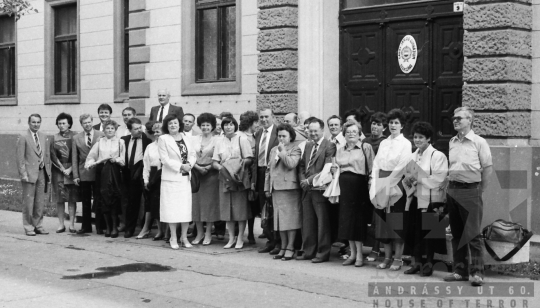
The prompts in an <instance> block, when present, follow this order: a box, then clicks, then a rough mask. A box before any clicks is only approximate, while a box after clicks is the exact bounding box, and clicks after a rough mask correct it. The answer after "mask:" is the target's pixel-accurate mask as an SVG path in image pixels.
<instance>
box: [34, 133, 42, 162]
mask: <svg viewBox="0 0 540 308" xmlns="http://www.w3.org/2000/svg"><path fill="white" fill-rule="evenodd" d="M34 140H35V141H36V148H37V150H38V155H39V169H43V166H44V164H43V152H42V151H41V145H40V144H39V139H38V136H37V134H36V133H34Z"/></svg>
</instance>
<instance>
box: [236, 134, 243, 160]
mask: <svg viewBox="0 0 540 308" xmlns="http://www.w3.org/2000/svg"><path fill="white" fill-rule="evenodd" d="M237 136H238V150H239V151H240V158H242V160H243V159H244V153H242V144H240V138H242V136H240V135H237Z"/></svg>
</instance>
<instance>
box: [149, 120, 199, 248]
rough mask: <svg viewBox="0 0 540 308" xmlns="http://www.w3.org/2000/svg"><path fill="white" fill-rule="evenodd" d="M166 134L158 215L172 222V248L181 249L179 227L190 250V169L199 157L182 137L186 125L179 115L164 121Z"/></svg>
mask: <svg viewBox="0 0 540 308" xmlns="http://www.w3.org/2000/svg"><path fill="white" fill-rule="evenodd" d="M162 130H163V135H161V136H160V137H159V139H158V151H159V158H160V159H161V163H162V164H163V168H162V173H161V196H160V211H159V216H160V219H161V221H162V222H166V223H169V229H170V230H171V239H170V245H171V248H172V249H178V248H180V247H179V246H178V242H177V236H176V228H177V227H178V223H180V225H181V227H182V235H181V236H180V242H181V245H182V246H184V247H186V248H190V247H192V246H191V243H190V242H189V241H188V239H187V231H188V226H189V222H190V221H191V219H192V216H191V184H190V177H191V168H192V166H193V165H195V162H196V160H197V155H196V154H195V149H194V147H193V145H192V143H191V142H190V139H188V138H183V136H182V135H183V134H181V132H182V131H183V130H184V124H183V123H182V121H181V120H180V119H178V117H177V116H176V115H168V116H166V117H165V119H164V120H163V127H162Z"/></svg>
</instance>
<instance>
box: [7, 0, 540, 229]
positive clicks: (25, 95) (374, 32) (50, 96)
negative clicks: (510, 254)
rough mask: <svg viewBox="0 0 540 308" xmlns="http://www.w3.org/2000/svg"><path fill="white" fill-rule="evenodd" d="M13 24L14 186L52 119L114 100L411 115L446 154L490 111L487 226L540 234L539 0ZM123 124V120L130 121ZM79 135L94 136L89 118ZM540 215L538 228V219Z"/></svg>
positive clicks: (158, 10)
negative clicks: (25, 156) (514, 225)
mask: <svg viewBox="0 0 540 308" xmlns="http://www.w3.org/2000/svg"><path fill="white" fill-rule="evenodd" d="M31 3H32V5H33V6H34V7H35V8H36V9H37V10H38V11H39V13H33V14H30V15H26V16H23V17H22V18H21V19H20V20H19V21H17V22H15V21H14V19H13V18H9V17H7V16H6V15H1V17H0V119H1V121H0V177H3V178H17V177H18V176H17V170H16V165H15V161H14V159H13V157H14V153H15V152H14V144H15V140H16V136H17V134H19V133H21V132H24V131H25V130H26V129H27V124H26V123H27V117H28V115H29V114H31V113H34V112H37V113H40V114H41V115H42V117H43V124H42V129H43V130H44V131H46V132H47V133H51V134H52V133H55V132H56V127H55V123H54V120H55V118H56V116H57V115H58V114H59V113H60V112H67V113H70V114H71V115H73V116H74V118H75V119H76V118H77V117H78V115H79V114H82V113H91V114H93V115H96V117H95V119H94V120H95V122H96V123H97V121H98V119H97V107H98V106H99V105H100V104H102V103H108V104H110V105H111V106H112V107H113V114H112V116H113V118H114V119H116V120H120V119H121V110H122V109H123V108H125V107H127V106H131V107H133V108H135V109H136V110H137V113H138V116H139V117H141V118H144V117H147V116H148V115H149V112H150V108H151V107H152V106H155V105H157V104H158V103H157V91H158V89H162V88H166V89H168V90H169V91H170V93H171V102H172V103H173V104H175V105H178V106H181V107H183V108H184V111H185V112H190V113H193V114H195V115H198V114H200V113H202V112H212V113H220V112H222V111H230V112H232V113H233V114H234V115H235V116H238V115H240V114H241V113H242V112H244V111H246V110H255V109H257V106H261V105H262V104H270V105H272V106H273V108H274V110H275V111H276V112H277V113H278V114H279V115H283V114H286V113H289V112H297V111H308V112H309V113H310V114H311V115H313V116H317V117H322V118H327V117H329V116H330V115H333V114H343V113H344V112H345V111H346V110H348V109H352V108H359V109H360V110H361V111H362V113H363V115H364V119H363V123H362V124H363V126H364V127H365V128H367V127H369V126H368V119H369V115H370V114H371V113H373V112H375V111H389V110H390V109H391V108H402V109H403V110H404V111H405V112H406V113H407V114H408V116H409V119H410V120H409V122H408V123H407V124H408V127H410V124H412V123H413V122H414V121H416V120H427V121H429V122H431V123H432V124H433V125H434V127H435V129H436V134H437V137H436V140H434V144H435V146H436V147H437V148H439V149H441V150H443V151H444V150H445V149H446V148H447V145H448V140H449V138H451V137H452V135H454V131H453V129H452V125H451V124H452V123H451V120H450V118H451V116H452V112H453V110H454V109H455V108H456V107H459V106H470V107H472V108H474V109H475V110H476V111H477V117H476V121H475V123H474V130H475V132H476V133H478V134H480V135H482V136H484V137H485V138H486V139H487V140H488V142H489V144H490V145H491V150H492V153H493V157H494V163H495V171H496V172H494V175H493V180H492V184H491V185H490V191H489V192H487V193H486V195H485V199H486V205H485V206H486V209H488V210H486V211H485V216H486V217H485V219H484V220H485V221H486V222H491V221H493V220H494V219H496V218H505V219H511V220H513V221H516V222H520V223H522V224H524V225H527V226H528V227H530V228H532V229H533V230H536V231H540V219H537V218H539V217H540V0H507V1H505V0H502V1H501V0H497V1H494V0H465V1H464V2H456V1H446V0H427V1H414V0H409V1H405V0H129V1H128V0H34V1H31ZM120 121H121V120H120ZM75 122H76V123H75V124H74V128H73V129H74V130H76V131H77V130H78V131H80V130H81V128H80V125H79V124H78V121H75ZM535 218H536V219H535Z"/></svg>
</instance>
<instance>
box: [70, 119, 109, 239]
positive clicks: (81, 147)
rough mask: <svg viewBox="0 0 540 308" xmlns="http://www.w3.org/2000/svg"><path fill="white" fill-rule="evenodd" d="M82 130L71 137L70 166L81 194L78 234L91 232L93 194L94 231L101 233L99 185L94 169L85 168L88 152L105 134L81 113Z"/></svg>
mask: <svg viewBox="0 0 540 308" xmlns="http://www.w3.org/2000/svg"><path fill="white" fill-rule="evenodd" d="M79 121H80V122H81V126H82V128H83V130H84V131H83V132H81V133H78V134H77V135H75V136H74V137H73V146H72V148H71V151H72V155H71V159H72V166H73V181H74V182H75V185H77V186H80V187H81V194H82V206H83V212H82V227H81V229H80V230H79V231H77V233H78V234H82V233H92V195H93V196H94V211H95V213H96V233H97V234H103V227H102V225H101V222H102V220H103V214H102V213H101V207H100V205H99V200H98V197H97V196H100V195H101V194H100V193H99V187H97V185H96V182H95V181H96V169H95V168H92V169H88V170H87V169H85V168H84V164H85V163H86V157H88V153H90V150H91V149H92V147H93V146H94V144H96V142H98V141H99V139H100V138H101V137H103V136H105V134H103V132H101V131H99V130H95V129H94V128H93V127H92V116H91V115H90V114H87V113H85V114H82V115H81V116H80V117H79Z"/></svg>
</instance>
